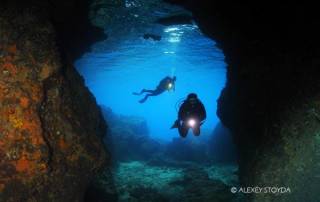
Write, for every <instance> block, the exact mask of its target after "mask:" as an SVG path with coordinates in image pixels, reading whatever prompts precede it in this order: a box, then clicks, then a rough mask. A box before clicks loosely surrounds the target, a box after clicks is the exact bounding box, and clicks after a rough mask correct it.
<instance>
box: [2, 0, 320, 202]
mask: <svg viewBox="0 0 320 202" xmlns="http://www.w3.org/2000/svg"><path fill="white" fill-rule="evenodd" d="M167 1H170V2H173V3H179V4H180V5H183V6H185V7H186V8H188V9H189V10H190V11H192V13H193V16H194V18H195V20H196V21H197V23H198V25H199V27H200V28H201V30H202V31H203V32H204V33H206V34H207V35H208V36H210V37H213V38H214V39H215V40H216V41H217V42H218V45H219V47H220V48H221V49H222V50H223V51H224V54H225V55H226V62H227V64H228V82H227V86H226V88H225V89H224V91H223V92H222V94H221V97H220V99H219V110H218V114H219V116H220V118H221V120H222V121H223V123H224V124H225V125H226V126H227V127H229V128H230V129H231V131H232V132H233V135H234V139H235V141H236V143H237V146H238V150H239V155H240V156H239V157H240V159H239V164H240V178H241V182H242V183H243V184H245V185H270V186H272V185H280V186H289V187H290V188H291V190H292V191H293V192H292V193H291V194H290V195H283V196H281V197H282V200H283V201H320V198H319V197H320V196H319V195H318V194H317V191H318V190H317V189H318V188H319V187H320V185H319V182H320V180H319V176H318V174H317V173H318V171H319V169H320V164H319V162H320V152H319V145H320V138H319V131H320V127H319V120H318V119H317V117H318V116H317V115H318V114H320V105H319V99H320V90H319V89H320V88H319V87H320V84H319V79H318V78H319V75H320V74H319V71H320V70H319V66H320V60H319V59H318V58H320V50H319V47H320V43H319V36H320V33H319V30H317V29H316V27H319V21H318V19H319V13H318V12H315V8H317V7H316V6H314V5H311V4H310V5H307V4H303V3H301V4H299V5H298V4H295V3H293V2H290V3H280V2H277V4H273V3H272V2H264V3H260V2H250V3H242V2H241V3H240V2H239V3H232V2H231V1H218V0H217V1H206V0H202V1H201V0H200V1H196V0H194V1H193V0H186V1H184V0H167ZM39 2H40V1H32V3H30V5H26V7H27V8H29V9H30V8H31V7H33V8H36V9H35V10H37V11H39V10H40V11H49V10H50V11H51V10H52V8H54V10H55V11H56V12H55V13H52V12H48V13H47V14H46V15H44V14H43V12H27V10H25V9H22V8H21V7H22V6H21V5H20V4H14V3H10V8H11V9H12V10H13V11H15V12H0V25H1V29H0V33H1V38H0V40H1V46H0V51H1V56H0V61H1V72H4V71H7V70H6V69H4V68H5V66H4V65H3V64H4V63H5V62H9V64H11V65H9V66H8V65H7V67H11V68H10V70H9V71H14V72H15V71H16V68H17V67H20V66H19V64H20V62H21V61H20V62H18V61H15V60H12V57H13V58H14V59H18V57H20V56H23V57H25V55H28V54H27V53H29V52H30V53H31V54H32V55H33V57H34V58H36V59H37V62H39V63H41V65H38V64H35V63H34V60H32V58H27V59H26V60H25V61H27V62H26V63H24V64H23V65H26V66H27V67H29V68H28V69H23V71H24V72H25V73H26V74H27V75H29V73H30V75H31V74H32V75H38V73H39V72H38V71H39V70H41V68H40V69H38V68H39V67H40V66H41V67H44V66H45V65H42V64H45V63H42V62H41V61H42V60H41V58H43V57H46V56H49V55H55V54H58V51H57V49H56V47H53V46H51V45H48V46H41V47H40V48H39V47H37V45H35V47H36V50H37V51H35V49H33V48H32V44H39V43H37V42H36V41H35V40H37V39H35V38H34V37H33V38H32V37H31V39H30V41H29V42H30V43H31V47H29V48H31V49H32V51H29V49H28V48H26V49H24V48H23V47H25V46H22V45H21V44H24V43H25V42H26V41H24V40H26V38H24V37H20V38H19V40H17V38H16V36H15V33H21V29H17V27H16V25H20V26H21V27H20V28H24V34H26V37H30V35H28V34H31V35H32V34H35V35H36V36H37V35H40V36H41V37H43V41H49V42H54V40H55V39H53V38H52V37H50V36H52V35H54V34H52V35H50V36H48V35H47V34H48V33H52V32H50V28H48V27H50V25H48V24H50V23H53V25H54V27H55V29H56V32H57V34H58V39H59V41H60V47H63V48H64V53H63V54H67V55H69V56H70V58H72V60H73V59H75V58H77V57H78V56H79V55H80V53H83V52H84V51H85V50H88V48H89V45H88V44H92V43H93V41H94V40H96V39H98V38H100V37H101V33H102V31H101V30H99V29H97V28H93V27H92V26H91V25H89V23H88V22H87V20H85V19H86V18H84V17H83V16H86V12H83V11H86V6H87V3H88V2H87V1H85V0H83V1H78V2H77V4H76V3H75V1H71V0H70V1H64V2H70V4H69V5H68V7H67V8H71V9H74V10H77V9H75V8H79V5H81V8H84V9H81V12H76V13H77V14H79V15H80V16H82V17H79V18H78V17H75V16H72V15H73V13H72V12H61V13H59V11H65V8H66V7H65V6H66V5H67V4H66V3H61V4H60V3H59V2H60V1H58V2H56V1H55V5H54V7H51V6H50V4H49V3H48V2H49V1H48V2H47V1H41V2H42V3H39ZM50 2H51V1H50ZM79 2H80V3H79ZM95 2H98V1H95ZM101 2H103V1H101ZM112 2H115V3H114V4H112V5H111V7H108V6H107V7H106V8H104V9H105V11H103V9H102V10H100V9H98V8H99V6H98V5H95V4H93V5H94V6H95V8H97V9H96V11H99V12H98V13H99V15H101V16H100V17H103V16H106V17H107V16H108V15H104V14H103V13H108V12H111V13H112V12H116V11H118V10H116V9H115V8H114V7H115V6H119V5H120V3H121V1H112ZM116 2H118V4H117V3H116ZM148 2H150V5H149V6H152V5H153V4H152V3H153V2H154V1H152V2H151V1H148ZM5 3H8V2H1V3H0V5H1V9H3V8H4V9H7V8H8V7H5V6H7V4H5ZM312 7H313V8H312ZM21 9H22V11H24V12H23V13H24V14H23V15H21V12H16V11H17V10H18V11H21ZM31 10H32V9H31ZM156 10H157V9H156ZM2 11H3V10H2ZM29 11H30V10H29ZM77 11H79V10H77ZM91 11H92V10H91ZM4 14H6V15H4ZM50 15H51V16H50ZM57 15H62V16H63V17H62V19H64V20H62V21H60V20H57V19H61V18H52V17H57ZM94 15H95V14H94ZM155 15H162V13H161V12H159V13H155ZM21 16H23V17H24V20H22V19H21ZM90 16H91V17H90V19H91V20H92V14H90ZM60 17H61V16H60ZM162 17H163V16H162ZM39 18H40V19H41V21H37V20H36V21H35V20H34V19H39ZM52 19H53V20H52ZM131 19H135V16H133V18H131ZM110 20H111V21H110V23H111V24H112V23H115V22H116V21H112V19H110ZM6 22H13V23H12V24H8V23H6ZM43 22H45V23H47V24H45V23H44V24H43ZM103 22H105V21H103ZM154 22H155V20H152V21H150V22H147V23H154ZM3 23H4V24H5V25H4V24H3ZM21 23H22V24H21ZM96 23H97V24H96V25H98V26H100V27H101V26H103V27H104V26H107V24H101V23H100V22H99V21H97V22H96ZM29 27H32V28H33V29H29ZM43 27H45V28H44V29H42V28H43ZM73 28H76V29H73ZM119 28H120V27H119ZM33 30H39V32H37V33H34V31H33ZM46 30H49V31H46ZM88 30H92V31H93V32H89V31H88ZM88 32H89V33H91V34H92V33H96V34H97V35H96V34H94V36H93V35H91V36H90V34H89V35H88ZM74 36H77V37H74ZM88 36H90V37H88ZM95 36H99V37H96V38H95ZM89 38H90V39H91V40H89ZM100 39H101V38H100ZM63 42H65V43H63ZM15 43H16V48H14V47H15V46H12V45H14V44H15ZM85 44H86V45H85ZM80 45H81V47H80V48H79V47H78V46H80ZM48 49H50V50H54V53H51V52H49V53H48V54H45V53H47V52H46V51H47V50H48ZM39 50H43V51H44V53H43V55H38V52H39ZM6 55H7V56H10V57H9V58H8V57H7V56H6ZM4 56H5V57H4ZM63 56H65V55H63ZM10 58H11V59H10ZM7 59H10V61H7ZM60 60H61V59H56V58H54V59H53V63H52V64H54V63H56V62H57V61H60ZM15 62H17V63H15ZM52 64H51V65H50V64H48V66H47V67H48V68H49V70H51V69H52V68H53V65H52ZM16 65H17V66H16ZM64 68H66V67H64ZM69 68H70V67H69ZM62 69H63V68H62ZM19 70H20V69H19ZM21 71H22V70H21ZM52 73H53V72H51V71H48V69H44V73H43V74H41V75H47V76H45V77H46V78H48V77H50V80H52V83H53V84H55V85H57V86H58V88H62V87H65V88H67V89H69V90H70V89H77V88H79V87H83V82H79V80H77V79H76V80H77V81H78V82H76V81H74V83H73V85H76V87H75V86H73V85H71V84H70V85H71V86H68V84H67V83H68V81H69V82H73V81H72V80H71V79H70V77H65V75H63V74H62V72H60V73H59V71H57V74H55V76H54V75H53V74H52ZM68 74H69V76H70V75H73V76H71V77H74V75H77V73H75V72H69V73H68ZM19 75H20V74H19ZM3 76H5V73H4V74H3V75H1V77H0V78H1V80H0V81H7V83H6V85H5V86H6V88H7V89H9V90H10V89H11V90H14V91H17V92H21V90H17V89H15V88H13V87H12V86H7V85H9V84H10V85H11V84H12V85H13V84H14V81H15V79H18V75H13V74H10V76H9V77H8V78H10V79H9V80H6V79H5V78H4V77H3ZM20 76H23V75H20ZM20 76H19V79H21V78H24V77H20ZM57 77H58V78H60V79H61V80H62V81H66V82H58V81H61V80H59V79H57ZM32 78H33V77H32ZM19 82H20V83H22V84H23V85H22V86H26V89H24V92H30V95H32V94H33V93H35V92H34V90H40V92H47V90H50V89H46V86H43V85H44V83H43V81H39V80H37V79H35V78H33V79H31V80H19ZM52 83H50V84H52ZM30 85H31V86H33V85H35V86H34V87H33V88H31V86H30ZM55 85H52V86H55ZM13 86H14V85H13ZM28 86H29V87H30V88H27V87H28ZM52 86H51V87H52ZM72 86H73V87H72ZM1 87H3V86H2V84H1ZM70 91H71V92H74V91H73V90H70ZM76 91H77V90H76ZM3 92H8V91H1V92H0V95H1V96H0V100H1V105H2V106H1V109H0V110H1V114H5V113H6V112H4V111H2V110H4V109H5V107H10V106H9V105H7V104H5V102H4V100H3V99H4V98H3V97H2V93H3ZM50 92H51V93H52V94H50V95H51V96H55V93H54V92H56V91H54V90H53V91H50ZM79 92H88V91H87V90H86V89H83V90H79ZM21 93H22V92H21ZM10 96H11V97H13V96H16V95H10ZM70 96H71V97H72V96H76V95H75V94H72V93H71V95H70ZM71 97H70V99H71ZM85 97H87V102H89V103H91V104H92V107H93V108H94V109H95V110H96V107H95V102H94V101H92V98H88V97H90V96H85ZM52 98H54V97H52ZM64 99H66V97H64V98H61V100H64ZM59 100H60V99H53V102H54V103H52V105H53V106H57V102H59ZM66 100H68V99H66ZM66 100H65V101H66ZM71 100H72V99H71ZM88 100H91V101H88ZM73 101H74V103H77V102H76V101H75V100H73ZM30 102H31V104H32V105H34V106H39V100H37V99H36V100H34V98H33V99H30ZM71 103H72V101H71ZM84 103H86V101H84ZM24 104H25V102H22V105H21V106H19V107H21V108H23V106H24ZM49 104H50V103H49ZM80 105H81V103H80ZM85 105H86V104H83V106H85ZM81 107H82V106H79V105H78V107H77V108H76V109H73V110H75V113H76V115H75V117H77V116H79V114H81V110H80V109H81ZM66 108H68V109H69V108H70V109H71V108H73V107H71V106H70V105H69V104H68V105H66ZM19 109H20V108H19ZM48 109H49V108H48ZM50 109H51V108H50ZM53 109H55V108H54V107H53ZM73 110H71V111H73ZM95 110H94V111H95ZM20 112H21V113H23V114H24V115H27V116H30V113H32V114H34V115H35V116H37V117H38V118H39V120H40V116H42V115H43V114H42V115H40V114H38V111H37V110H36V108H34V109H33V110H32V112H24V110H23V109H22V111H20ZM52 113H53V112H52ZM57 113H58V112H57ZM60 113H61V112H59V113H58V114H60ZM61 114H62V113H61ZM97 114H99V113H98V112H97V113H96V115H97ZM82 115H83V114H82ZM94 116H95V115H92V117H94ZM6 117H7V115H5V116H1V118H0V121H1V122H3V124H2V125H1V127H2V126H3V125H8V126H10V128H7V129H6V130H11V131H12V134H15V135H17V136H22V132H19V130H18V129H14V127H21V126H22V125H21V124H20V123H21V122H20V121H19V120H17V119H15V117H13V116H11V119H10V120H11V121H12V123H13V125H12V124H10V123H8V120H7V119H6ZM21 117H23V115H21ZM92 117H91V118H92ZM96 117H99V115H97V116H96ZM42 118H43V117H42ZM88 119H90V118H88ZM79 121H80V122H81V121H83V120H82V119H81V120H79ZM100 121H101V120H100V119H99V118H98V119H95V121H93V122H92V128H91V126H90V127H89V128H91V129H88V130H89V131H90V130H92V131H95V130H96V129H94V128H95V127H94V126H96V125H97V124H98V123H99V122H100ZM66 122H67V123H68V124H69V125H68V124H67V125H68V126H66V128H69V127H72V126H76V125H77V123H76V122H77V121H76V120H74V121H70V120H68V121H66ZM46 123H47V124H49V126H50V122H46ZM33 124H34V125H32V127H33V126H34V127H39V130H40V131H41V129H40V122H37V123H33ZM11 125H12V127H11ZM83 125H85V124H83ZM77 127H78V129H79V131H82V130H83V128H81V127H80V126H79V125H77ZM0 129H1V131H0V132H1V134H2V131H3V128H0ZM28 129H30V127H29V128H28ZM65 130H66V131H67V130H68V129H65ZM88 130H87V131H88ZM69 132H70V131H69ZM92 133H96V131H95V132H92ZM71 134H74V133H70V135H71ZM38 136H39V137H38ZM71 136H72V135H71ZM30 137H31V139H32V138H35V139H37V138H40V140H43V141H45V140H44V139H43V137H41V134H39V133H38V132H36V131H30ZM58 137H59V136H58V135H57V134H55V135H53V136H52V139H50V141H52V142H51V144H53V145H54V146H55V147H53V148H51V149H56V147H57V148H58V147H64V146H65V145H64V143H61V142H59V141H58V139H56V138H58ZM72 137H73V136H72ZM84 137H87V136H86V135H84ZM37 140H38V139H37ZM95 141H96V142H97V144H96V149H97V151H101V152H102V150H101V145H100V146H99V141H98V140H95ZM8 142H9V143H10V145H8ZM11 142H12V141H11V140H10V141H9V140H8V141H6V142H4V141H2V142H1V144H4V145H6V146H8V147H2V148H1V150H0V151H1V152H0V155H2V156H3V155H4V154H5V152H8V151H9V149H10V148H11V149H12V148H13V149H14V148H18V147H17V146H15V145H14V144H11ZM58 142H59V144H58ZM85 142H87V141H86V138H84V139H81V140H79V142H77V143H73V144H72V145H73V146H81V148H82V146H84V145H86V144H85ZM13 143H18V141H15V142H13ZM41 144H42V145H46V142H42V143H41ZM39 146H40V145H39ZM86 146H87V147H91V146H90V145H86ZM85 148H86V147H84V148H83V149H85ZM4 149H8V151H2V150H4ZM47 149H48V148H47ZM53 151H55V150H53ZM44 153H46V152H44ZM43 155H44V154H43ZM63 156H64V155H63V154H60V155H59V156H58V157H56V158H58V159H54V160H53V161H57V162H58V161H59V160H61V161H60V163H61V162H65V163H66V164H67V165H69V166H70V167H71V168H73V169H71V170H70V172H72V171H74V172H73V173H71V174H72V175H73V176H75V178H77V177H80V176H83V172H84V171H83V170H81V171H80V170H77V168H75V167H73V166H72V165H74V164H73V163H72V161H71V160H72V159H73V158H74V156H70V158H71V159H65V158H64V157H63ZM91 157H92V158H89V159H88V162H87V163H85V164H83V166H84V167H83V168H84V169H85V168H88V167H86V166H87V165H92V164H94V163H92V162H97V161H95V160H94V157H93V156H91ZM14 158H18V157H14ZM17 160H19V159H5V158H1V164H0V165H1V166H2V167H3V168H5V169H4V171H5V172H7V173H5V174H6V176H5V177H8V176H13V178H12V179H11V181H10V178H6V181H3V179H4V178H3V177H4V176H1V178H0V179H1V180H2V181H0V191H1V192H2V191H3V190H4V189H5V188H6V186H7V185H10V186H15V185H16V183H21V181H16V178H15V176H16V175H17V176H19V178H18V179H19V180H30V178H32V179H38V178H36V177H40V178H41V179H43V182H45V183H47V184H46V185H47V186H49V187H50V189H46V187H45V186H42V185H38V186H40V187H41V189H40V188H39V187H38V188H39V189H38V190H37V191H38V192H39V197H44V199H46V198H45V196H44V193H48V192H50V193H53V196H55V197H57V198H58V199H61V198H63V197H66V198H68V197H69V198H71V200H74V199H75V200H77V199H76V198H77V197H80V196H81V194H80V193H81V192H83V190H84V189H85V187H86V185H87V184H88V178H90V177H91V176H86V177H84V178H79V180H80V181H81V182H80V183H82V186H81V187H73V186H69V185H68V183H67V182H61V181H59V178H56V180H58V181H55V180H53V179H51V180H49V181H46V180H48V179H47V178H46V176H48V175H47V174H46V173H45V172H44V173H43V172H42V171H41V172H40V173H43V175H42V176H39V172H37V173H35V172H34V171H36V170H37V169H39V170H41V169H42V168H41V166H40V165H42V164H40V163H37V159H33V160H32V162H29V163H32V165H35V167H33V169H31V170H29V171H30V172H29V171H28V172H27V173H26V172H25V168H26V167H25V163H26V160H25V159H22V160H23V161H18V164H16V163H17ZM73 160H74V159H73ZM81 162H82V161H81ZM19 163H20V164H19ZM99 163H100V165H102V164H104V162H103V161H101V159H100V160H99ZM4 166H5V167H4ZM56 166H57V170H56V173H54V174H57V176H58V174H59V173H62V172H63V168H62V167H63V166H61V165H59V164H57V165H56ZM2 167H1V168H2ZM60 168H61V169H62V170H60ZM15 169H18V170H15ZM87 170H90V169H89V168H88V169H87ZM1 174H3V173H1ZM91 174H92V173H90V175H91ZM87 177H88V178H87ZM63 185H65V187H73V188H72V189H70V190H69V189H68V190H62V191H61V192H59V191H57V190H59V186H63ZM21 187H23V189H25V190H27V191H25V190H22V191H21V192H23V191H25V192H24V193H25V194H26V195H27V196H26V195H23V196H21V195H17V192H15V193H12V192H8V191H7V192H6V194H7V195H6V197H8V198H9V197H10V196H11V197H13V195H15V197H22V198H23V199H25V198H28V194H32V193H34V192H29V191H30V190H31V191H32V190H33V189H32V188H31V187H33V184H31V185H29V187H28V186H27V185H25V186H21ZM67 193H73V194H72V195H69V196H68V195H67ZM1 194H3V192H2V193H1ZM10 194H11V195H10ZM59 194H60V196H58V195H59ZM63 194H65V195H63ZM77 194H79V195H77ZM0 196H1V197H2V196H4V195H0ZM73 197H74V198H73ZM274 197H275V196H273V195H264V194H260V195H254V196H252V199H253V200H255V201H271V200H275V198H274ZM307 197H308V198H307ZM20 199H21V198H20Z"/></svg>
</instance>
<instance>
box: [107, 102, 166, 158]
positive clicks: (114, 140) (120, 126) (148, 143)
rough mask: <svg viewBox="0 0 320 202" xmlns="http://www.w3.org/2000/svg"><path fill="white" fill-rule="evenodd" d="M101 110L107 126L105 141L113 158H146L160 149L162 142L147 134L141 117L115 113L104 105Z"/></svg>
mask: <svg viewBox="0 0 320 202" xmlns="http://www.w3.org/2000/svg"><path fill="white" fill-rule="evenodd" d="M102 111H103V115H104V117H105V120H107V122H108V127H109V135H108V137H107V139H105V142H106V144H107V145H108V146H109V147H110V148H111V153H112V156H113V159H114V160H116V161H124V160H147V159H149V158H150V157H152V156H153V155H155V154H156V153H158V152H160V151H161V150H162V144H161V143H160V142H158V141H157V140H154V139H152V138H151V137H150V136H149V130H148V126H147V122H146V120H144V119H143V118H140V117H134V116H123V115H116V114H115V113H114V112H112V110H111V109H110V108H108V107H104V106H102Z"/></svg>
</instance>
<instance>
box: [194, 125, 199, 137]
mask: <svg viewBox="0 0 320 202" xmlns="http://www.w3.org/2000/svg"><path fill="white" fill-rule="evenodd" d="M193 134H194V135H195V136H199V135H200V126H197V127H196V128H193Z"/></svg>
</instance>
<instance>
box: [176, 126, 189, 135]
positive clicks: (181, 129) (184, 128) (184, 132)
mask: <svg viewBox="0 0 320 202" xmlns="http://www.w3.org/2000/svg"><path fill="white" fill-rule="evenodd" d="M188 130H189V128H188V126H186V125H185V124H184V123H182V125H180V126H179V127H178V131H179V134H180V136H181V137H186V136H187V134H188Z"/></svg>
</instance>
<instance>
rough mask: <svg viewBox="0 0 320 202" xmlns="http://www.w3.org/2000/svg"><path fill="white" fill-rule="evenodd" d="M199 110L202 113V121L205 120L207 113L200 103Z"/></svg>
mask: <svg viewBox="0 0 320 202" xmlns="http://www.w3.org/2000/svg"><path fill="white" fill-rule="evenodd" d="M200 108H201V111H202V120H205V119H206V118H207V113H206V109H205V108H204V105H203V104H202V103H200Z"/></svg>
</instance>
